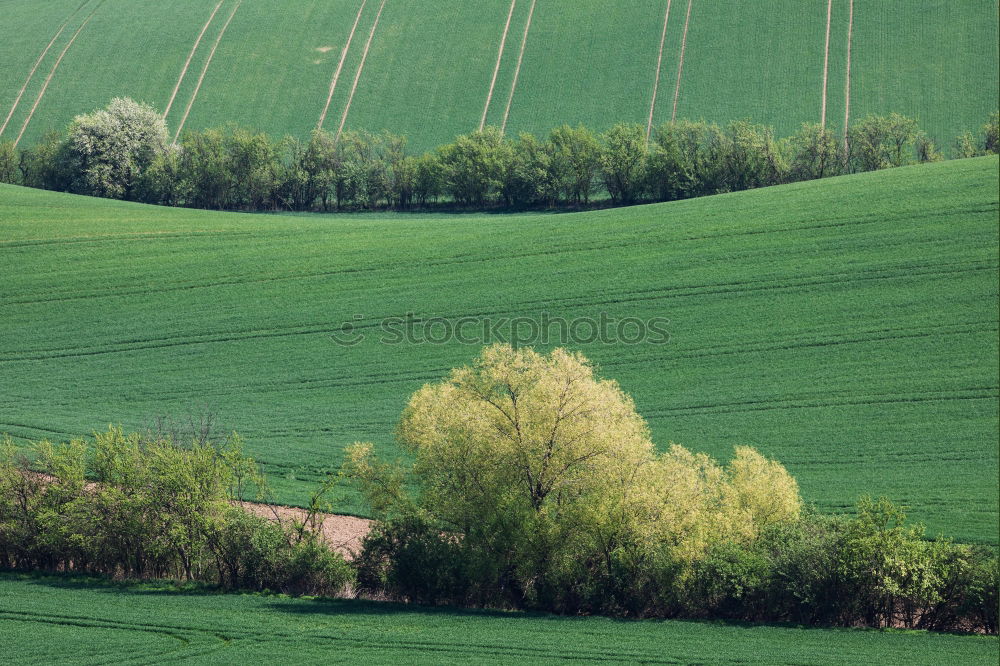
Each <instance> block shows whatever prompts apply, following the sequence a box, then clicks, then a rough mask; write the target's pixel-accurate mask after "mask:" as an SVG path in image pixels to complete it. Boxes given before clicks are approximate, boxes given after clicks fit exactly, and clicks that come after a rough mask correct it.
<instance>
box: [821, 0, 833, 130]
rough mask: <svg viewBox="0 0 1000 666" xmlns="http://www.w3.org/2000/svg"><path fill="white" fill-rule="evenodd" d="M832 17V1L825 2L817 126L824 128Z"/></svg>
mask: <svg viewBox="0 0 1000 666" xmlns="http://www.w3.org/2000/svg"><path fill="white" fill-rule="evenodd" d="M832 16H833V0H826V46H825V47H824V48H823V103H822V106H821V107H820V112H819V125H820V127H826V84H827V81H828V80H829V74H830V19H831V17H832Z"/></svg>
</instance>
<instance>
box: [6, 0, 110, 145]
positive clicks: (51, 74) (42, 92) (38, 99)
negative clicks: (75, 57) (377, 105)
mask: <svg viewBox="0 0 1000 666" xmlns="http://www.w3.org/2000/svg"><path fill="white" fill-rule="evenodd" d="M103 4H104V2H103V0H101V2H98V3H97V6H95V7H94V9H93V11H91V12H90V14H89V15H88V16H87V18H85V19H84V20H83V23H81V24H80V27H79V28H77V29H76V32H74V33H73V36H72V37H71V38H70V40H69V42H68V43H67V44H66V46H65V47H63V50H62V52H61V53H60V54H59V57H58V58H56V62H55V64H54V65H52V70H51V71H49V75H48V76H47V77H45V83H43V84H42V89H41V90H39V91H38V97H36V98H35V103H34V104H33V105H32V106H31V111H29V112H28V117H27V118H25V119H24V124H23V125H21V131H20V132H18V133H17V138H16V139H14V147H15V148H16V147H17V144H18V143H20V142H21V137H23V136H24V132H25V130H27V129H28V123H30V122H31V118H32V117H33V116H34V115H35V111H36V110H37V109H38V105H39V104H41V102H42V97H44V96H45V91H46V90H48V88H49V83H51V82H52V77H54V76H55V75H56V70H57V69H59V64H60V63H61V62H62V59H63V58H64V57H65V56H66V52H67V51H69V47H71V46H73V42H75V41H76V38H77V37H78V36H79V35H80V32H81V31H82V30H83V29H84V28H85V27H87V24H88V23H90V19H92V18H94V14H96V13H97V10H98V9H100V8H101V5H103ZM81 6H82V5H81Z"/></svg>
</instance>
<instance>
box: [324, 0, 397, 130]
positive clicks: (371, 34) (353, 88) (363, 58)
mask: <svg viewBox="0 0 1000 666" xmlns="http://www.w3.org/2000/svg"><path fill="white" fill-rule="evenodd" d="M385 2H386V0H382V4H381V5H379V7H378V14H376V15H375V22H374V23H372V30H371V32H369V33H368V41H367V42H365V50H364V51H363V52H362V53H361V62H360V64H358V71H357V72H355V74H354V83H353V84H352V85H351V94H350V95H348V96H347V105H346V106H345V107H344V114H343V115H342V116H340V126H339V127H337V137H336V138H337V139H340V135H341V133H343V131H344V124H345V123H346V122H347V114H348V113H349V112H350V110H351V102H353V101H354V93H355V91H356V90H357V89H358V81H360V80H361V71H362V70H363V69H364V68H365V61H366V60H368V49H370V48H371V46H372V40H373V39H375V29H376V28H378V22H379V19H380V18H382V10H383V9H385Z"/></svg>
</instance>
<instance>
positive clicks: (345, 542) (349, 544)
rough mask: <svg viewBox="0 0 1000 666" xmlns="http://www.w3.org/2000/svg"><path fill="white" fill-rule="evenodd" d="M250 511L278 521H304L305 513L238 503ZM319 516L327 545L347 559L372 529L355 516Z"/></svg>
mask: <svg viewBox="0 0 1000 666" xmlns="http://www.w3.org/2000/svg"><path fill="white" fill-rule="evenodd" d="M238 504H239V506H241V507H243V509H245V510H246V511H248V512H249V513H252V514H254V515H255V516H260V517H261V518H267V519H268V520H274V521H276V522H279V523H289V522H291V521H293V520H294V521H298V522H300V523H301V522H304V521H305V520H306V518H307V515H308V512H307V511H306V510H305V509H298V508H295V507H290V506H279V505H277V504H257V503H255V502H238ZM318 517H319V528H320V534H322V536H323V541H324V543H326V545H327V546H329V547H330V548H332V549H333V550H335V551H337V552H338V553H340V554H341V555H343V556H344V557H346V558H347V559H349V560H350V559H353V558H354V557H355V556H356V555H357V554H358V553H359V552H361V541H362V540H363V539H364V538H365V536H366V535H367V534H368V531H369V530H370V529H371V525H372V521H371V520H369V519H367V518H358V517H356V516H342V515H340V514H336V513H321V514H319V515H318Z"/></svg>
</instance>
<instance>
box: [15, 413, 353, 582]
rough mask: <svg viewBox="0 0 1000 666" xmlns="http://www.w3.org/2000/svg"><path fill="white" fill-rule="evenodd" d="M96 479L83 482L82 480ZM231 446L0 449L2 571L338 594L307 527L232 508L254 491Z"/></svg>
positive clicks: (338, 565) (150, 442) (114, 435)
mask: <svg viewBox="0 0 1000 666" xmlns="http://www.w3.org/2000/svg"><path fill="white" fill-rule="evenodd" d="M88 475H89V478H91V479H93V481H87V480H86V479H87V478H88ZM262 483H263V481H262V478H261V477H260V475H259V473H258V472H257V468H256V465H255V464H254V463H253V461H252V460H250V459H248V458H246V457H245V456H243V454H242V452H241V444H240V440H239V438H238V437H237V436H233V437H230V438H229V439H228V440H227V442H226V443H225V444H224V445H222V446H213V445H212V444H211V443H208V442H201V443H199V442H195V443H193V444H192V445H190V446H180V445H178V444H177V443H175V442H173V441H171V440H170V439H164V438H156V437H149V436H143V435H139V434H136V433H133V434H126V433H124V432H123V431H122V430H121V429H120V428H110V429H109V430H108V431H107V432H105V433H98V434H97V435H96V436H95V442H94V444H93V446H92V447H88V446H87V445H86V444H85V443H84V442H82V441H73V442H70V443H68V444H61V445H54V444H51V443H48V442H39V443H35V444H33V445H32V446H31V447H30V448H28V449H18V448H17V447H15V445H14V444H13V443H12V442H11V441H10V440H9V439H7V440H5V441H4V442H3V443H2V447H0V568H6V569H18V570H35V571H39V570H40V571H60V572H79V573H91V574H99V575H104V576H110V577H116V578H129V579H146V578H172V579H175V580H185V581H202V582H206V583H211V584H216V585H219V586H221V587H223V588H226V589H250V590H272V591H280V592H285V593H291V594H327V595H333V594H336V593H338V592H340V591H341V590H342V589H343V588H344V587H345V586H347V585H348V584H349V583H350V582H351V580H352V579H353V570H352V569H351V568H350V565H348V564H347V563H346V562H345V561H344V559H343V557H341V556H340V555H339V554H337V553H335V552H333V551H331V550H330V549H329V548H327V547H326V545H325V544H324V543H323V541H322V539H321V537H320V535H319V534H318V532H317V531H316V530H315V529H310V528H309V525H304V524H281V523H279V522H276V521H271V520H267V519H266V518H262V517H258V516H254V515H252V514H250V513H248V512H247V511H246V510H244V509H243V508H241V507H240V505H239V504H238V502H239V500H241V499H242V495H243V494H244V493H245V492H246V491H247V490H248V489H252V488H254V487H256V488H258V489H259V488H261V487H262Z"/></svg>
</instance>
